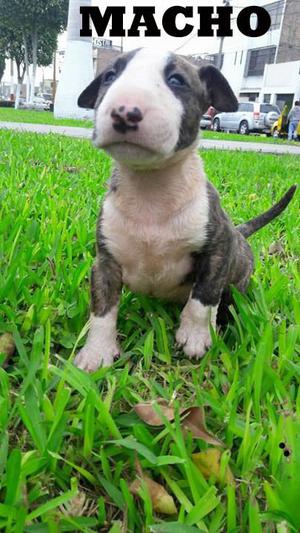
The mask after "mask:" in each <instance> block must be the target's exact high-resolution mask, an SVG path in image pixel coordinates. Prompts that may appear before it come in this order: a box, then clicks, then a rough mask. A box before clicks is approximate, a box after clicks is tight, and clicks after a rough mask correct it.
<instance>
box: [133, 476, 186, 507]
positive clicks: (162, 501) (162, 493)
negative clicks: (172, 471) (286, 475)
mask: <svg viewBox="0 0 300 533" xmlns="http://www.w3.org/2000/svg"><path fill="white" fill-rule="evenodd" d="M142 482H144V483H145V485H146V487H147V489H148V492H149V495H150V498H151V501H152V505H153V509H154V511H156V512H157V513H161V514H165V515H174V514H176V513H177V509H176V505H175V503H174V500H173V498H172V496H170V494H168V493H167V491H166V490H165V489H164V487H163V486H162V485H160V484H159V483H156V481H153V479H151V478H150V477H148V476H145V475H143V477H142V478H140V479H136V480H135V481H134V482H133V483H131V485H130V492H132V494H134V495H135V496H139V492H140V489H141V488H142Z"/></svg>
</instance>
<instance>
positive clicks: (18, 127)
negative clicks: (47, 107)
mask: <svg viewBox="0 0 300 533" xmlns="http://www.w3.org/2000/svg"><path fill="white" fill-rule="evenodd" d="M0 129H9V130H15V131H27V132H32V133H41V134H44V135H45V134H48V133H55V134H57V135H66V136H67V137H76V138H80V139H91V138H92V129H89V128H80V127H70V126H51V125H49V124H26V123H20V122H0ZM199 148H204V149H205V150H231V151H235V150H239V151H242V152H261V153H264V154H293V155H299V156H300V146H292V145H289V144H268V143H258V142H251V141H250V142H239V141H225V140H222V141H214V140H211V139H201V140H200V142H199Z"/></svg>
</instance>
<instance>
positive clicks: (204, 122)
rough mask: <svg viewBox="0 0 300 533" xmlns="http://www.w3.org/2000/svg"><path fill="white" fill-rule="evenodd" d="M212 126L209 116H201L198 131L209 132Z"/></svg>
mask: <svg viewBox="0 0 300 533" xmlns="http://www.w3.org/2000/svg"><path fill="white" fill-rule="evenodd" d="M211 126H212V123H211V116H210V115H202V117H201V120H200V129H201V130H210V129H211Z"/></svg>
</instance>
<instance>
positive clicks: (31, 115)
mask: <svg viewBox="0 0 300 533" xmlns="http://www.w3.org/2000/svg"><path fill="white" fill-rule="evenodd" d="M1 121H2V122H24V123H29V124H50V125H52V126H78V127H81V128H91V127H92V125H93V123H92V121H91V120H75V119H68V118H66V119H57V118H54V115H53V113H52V112H50V111H32V110H28V109H11V108H6V107H0V122H1Z"/></svg>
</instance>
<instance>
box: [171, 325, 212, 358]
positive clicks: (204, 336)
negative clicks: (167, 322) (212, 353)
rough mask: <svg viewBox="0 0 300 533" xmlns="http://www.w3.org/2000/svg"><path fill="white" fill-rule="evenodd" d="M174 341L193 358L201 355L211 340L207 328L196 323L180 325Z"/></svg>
mask: <svg viewBox="0 0 300 533" xmlns="http://www.w3.org/2000/svg"><path fill="white" fill-rule="evenodd" d="M176 341H177V343H178V344H179V345H180V346H182V349H183V351H184V353H185V354H186V355H187V356H188V357H190V358H195V359H200V357H203V355H204V354H205V352H206V351H207V350H208V348H210V346H211V342H212V341H211V335H210V331H209V329H208V328H203V327H200V326H199V325H198V326H197V325H196V324H192V325H191V324H190V325H185V324H183V325H181V326H180V328H179V329H178V331H177V333H176Z"/></svg>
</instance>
